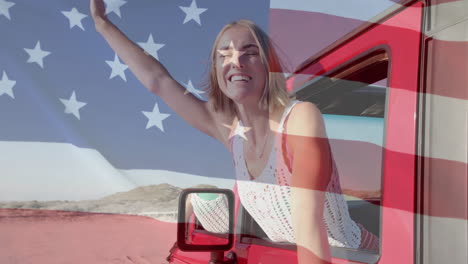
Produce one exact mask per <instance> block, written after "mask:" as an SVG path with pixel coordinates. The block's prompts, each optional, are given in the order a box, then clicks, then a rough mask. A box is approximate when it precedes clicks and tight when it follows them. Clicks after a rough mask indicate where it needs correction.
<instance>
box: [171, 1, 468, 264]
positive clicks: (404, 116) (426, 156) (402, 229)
mask: <svg viewBox="0 0 468 264" xmlns="http://www.w3.org/2000/svg"><path fill="white" fill-rule="evenodd" d="M434 2H437V3H434ZM439 2H441V1H407V2H406V3H404V4H402V5H398V6H397V7H394V8H391V9H389V10H386V11H385V12H384V13H382V14H381V15H379V16H378V17H377V18H375V22H373V23H367V24H366V25H363V26H362V27H360V28H358V29H356V30H355V31H354V32H352V33H350V34H348V35H346V36H344V37H343V38H342V39H341V40H340V41H338V42H336V43H334V44H333V45H331V46H329V47H327V49H325V50H323V51H322V52H320V53H319V54H310V55H311V56H312V57H310V58H304V63H303V64H302V66H301V67H299V68H298V69H297V70H296V71H295V72H294V74H292V75H291V76H290V77H289V78H288V89H289V90H290V92H291V93H294V94H295V95H296V96H297V98H298V99H301V100H310V101H312V102H314V103H316V104H317V105H318V106H319V108H320V109H321V110H322V112H323V113H324V116H325V120H326V122H335V121H336V120H338V121H337V122H338V123H339V122H342V121H346V120H348V121H349V120H350V122H351V123H352V122H356V123H355V126H357V127H358V128H357V129H362V128H363V127H364V128H365V127H366V126H361V125H360V124H365V123H360V122H361V121H362V122H368V121H369V122H371V123H372V122H374V121H375V122H377V123H378V126H379V127H380V128H379V129H381V131H382V135H381V138H380V139H379V140H381V144H373V143H369V142H365V141H359V140H357V141H356V140H355V139H352V138H351V139H347V138H344V139H337V138H333V137H330V141H331V144H332V146H333V153H334V156H335V158H336V159H337V163H338V166H341V168H340V177H342V179H341V180H342V182H344V184H343V185H344V189H346V184H347V182H348V183H349V182H354V183H356V182H361V183H362V184H364V185H365V184H366V181H367V180H368V179H367V178H363V177H364V176H362V175H370V174H376V181H377V182H378V185H379V186H380V190H379V194H377V195H375V196H374V197H371V196H367V197H362V198H361V199H359V200H351V201H349V208H350V211H351V215H352V216H353V217H357V218H359V219H360V220H361V221H363V222H366V221H369V222H371V223H370V224H369V223H368V224H367V226H366V224H364V225H365V226H366V227H368V228H369V229H372V230H373V231H374V232H375V233H377V235H378V236H379V238H380V250H379V251H377V252H365V251H359V250H353V249H346V248H332V255H333V263H381V264H396V263H442V262H445V263H467V253H466V248H467V235H466V234H467V224H466V219H467V160H466V159H467V155H466V152H467V113H466V100H467V92H466V90H467V89H466V87H467V84H468V77H467V76H468V41H463V40H468V31H467V30H466V29H467V28H468V8H467V9H465V10H463V9H462V8H461V7H468V5H467V1H459V2H453V3H439ZM449 6H451V7H449ZM457 7H458V8H457ZM304 34H307V32H304ZM446 36H455V38H457V39H456V40H452V39H450V37H446ZM356 83H358V84H365V85H356V86H355V87H354V88H346V89H348V90H346V91H341V90H342V89H344V88H341V89H339V87H353V85H354V84H356ZM347 85H348V86H347ZM363 86H364V87H363ZM374 86H375V87H386V88H385V89H381V90H378V93H382V94H383V95H382V96H383V97H379V98H380V99H376V101H372V100H373V99H368V98H371V97H372V96H371V95H372V93H373V92H369V91H371V90H372V91H374V90H375V89H377V88H375V87H374ZM337 87H338V88H337ZM356 87H357V88H356ZM369 87H370V88H369ZM358 89H360V90H358ZM341 92H343V94H340V93H341ZM361 94H366V96H365V97H362V98H364V99H360V100H361V101H362V102H363V104H365V107H364V108H365V109H366V110H365V112H366V115H367V119H366V118H364V119H362V118H363V117H362V114H353V113H351V112H352V111H353V109H354V108H353V107H354V106H351V107H346V103H342V104H341V106H339V107H336V104H334V103H336V102H341V101H342V100H341V99H343V98H344V100H346V98H348V97H349V96H351V95H352V96H358V95H359V96H360V95H361ZM335 96H337V97H339V98H341V99H340V100H337V99H336V97H335ZM349 98H354V97H349ZM356 98H358V97H356ZM365 98H367V99H365ZM382 98H383V101H382ZM366 100H367V101H369V102H367V103H366V102H364V101H366ZM357 101H359V100H357ZM361 101H359V102H361ZM376 102H377V103H376ZM382 102H383V103H382ZM338 105H339V104H338ZM340 107H341V108H340ZM356 108H359V107H357V106H356ZM371 110H375V111H374V112H372V111H371ZM340 111H341V112H340ZM336 116H344V117H338V118H337V119H334V118H336ZM347 118H348V119H347ZM373 118H374V119H373ZM375 118H377V119H375ZM376 120H377V121H376ZM369 124H370V123H369ZM339 126H343V127H344V128H346V127H348V128H349V129H350V130H352V129H354V128H353V124H351V125H350V123H342V124H335V127H339ZM359 127H360V128H359ZM328 129H329V127H328V126H327V130H328ZM370 130H371V132H372V131H376V130H372V129H370ZM350 133H351V132H350ZM358 133H359V132H358ZM332 134H333V133H332ZM371 134H372V133H371ZM363 142H364V143H363ZM356 149H358V150H359V151H358V152H359V154H357V155H353V152H356ZM440 153H442V154H440ZM444 153H448V154H447V155H452V156H450V157H444V155H445V154H444ZM457 153H458V154H457ZM355 156H359V157H355ZM366 161H367V162H368V163H367V165H366V164H365V162H366ZM359 162H364V163H359ZM340 164H341V165H340ZM353 164H364V167H365V168H362V167H361V168H355V167H353ZM353 170H354V172H352V171H353ZM359 170H361V171H359ZM363 170H364V171H365V170H367V171H366V172H363ZM348 171H351V172H350V173H347V172H348ZM360 174H362V175H360ZM361 176H362V177H361ZM360 177H361V178H360ZM236 201H237V202H236V209H235V216H234V217H235V219H236V221H237V224H236V229H235V242H234V246H233V248H232V249H231V251H232V252H234V253H235V255H236V256H237V263H240V264H247V263H269V264H273V263H296V262H297V255H296V251H295V247H294V245H288V244H284V243H274V242H271V241H268V239H266V238H265V236H263V235H261V234H258V233H257V231H255V232H252V230H257V229H258V226H256V225H255V223H254V222H253V220H252V219H251V218H249V216H248V214H247V213H246V212H245V210H243V208H242V205H240V204H239V201H238V198H237V199H236ZM360 210H361V211H360ZM355 219H356V218H355ZM195 239H198V240H200V241H203V240H205V241H207V242H208V241H210V237H209V235H206V234H203V233H198V234H196V238H195ZM170 258H171V263H208V260H209V252H182V251H180V250H177V249H176V250H175V251H174V252H173V253H172V255H171V257H170Z"/></svg>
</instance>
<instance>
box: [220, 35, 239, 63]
mask: <svg viewBox="0 0 468 264" xmlns="http://www.w3.org/2000/svg"><path fill="white" fill-rule="evenodd" d="M218 53H219V54H221V55H223V56H224V61H223V67H224V66H226V65H228V64H230V63H232V64H234V65H236V66H238V67H240V63H239V58H240V56H242V55H244V53H245V51H240V50H237V49H236V48H235V47H234V42H232V41H231V43H229V48H228V49H227V50H222V49H219V50H218Z"/></svg>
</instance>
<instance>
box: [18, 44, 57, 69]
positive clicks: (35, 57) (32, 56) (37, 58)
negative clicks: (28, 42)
mask: <svg viewBox="0 0 468 264" xmlns="http://www.w3.org/2000/svg"><path fill="white" fill-rule="evenodd" d="M24 50H25V51H26V52H27V53H28V54H29V59H28V63H33V62H35V63H37V64H38V65H39V66H41V68H44V62H43V59H44V58H45V57H46V56H48V55H50V53H51V52H48V51H44V50H42V49H41V42H40V41H37V43H36V47H34V49H24Z"/></svg>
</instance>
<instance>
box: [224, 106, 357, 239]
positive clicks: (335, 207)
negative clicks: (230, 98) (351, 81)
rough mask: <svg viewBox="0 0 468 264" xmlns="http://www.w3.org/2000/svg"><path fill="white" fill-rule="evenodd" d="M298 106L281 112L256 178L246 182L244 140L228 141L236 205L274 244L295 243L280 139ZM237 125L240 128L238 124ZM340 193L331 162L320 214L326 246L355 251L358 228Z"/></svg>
mask: <svg viewBox="0 0 468 264" xmlns="http://www.w3.org/2000/svg"><path fill="white" fill-rule="evenodd" d="M298 102H299V101H293V102H291V104H290V105H289V106H287V107H286V108H285V110H284V113H283V116H282V117H281V121H280V123H279V126H278V131H277V132H278V133H277V134H275V144H274V145H273V148H272V150H271V152H270V156H269V158H268V161H267V163H266V166H265V167H264V169H263V171H262V172H261V173H260V175H258V177H257V178H255V179H253V180H251V179H250V174H249V172H248V169H247V165H246V162H245V157H244V140H245V139H243V138H242V137H240V136H238V135H236V136H234V137H232V139H231V140H232V142H231V151H232V154H233V158H234V166H235V171H236V178H237V188H238V194H239V198H240V201H241V203H242V205H243V206H244V208H245V209H246V210H247V212H249V214H250V215H251V216H252V217H253V219H254V220H255V221H256V222H257V223H258V225H259V226H260V227H261V228H262V229H263V231H264V232H265V233H266V235H267V236H268V238H269V239H270V240H272V241H274V242H289V243H295V236H294V230H293V226H292V219H291V218H292V216H291V187H290V180H291V177H292V173H291V172H290V171H289V168H288V167H287V165H286V162H285V160H284V155H283V148H282V144H283V142H282V138H283V137H282V135H283V130H284V122H285V119H286V117H287V116H288V114H289V113H290V111H291V109H292V108H293V106H294V105H295V104H297V103H298ZM239 124H241V122H240V121H239ZM286 154H288V153H286ZM289 160H291V159H289ZM341 193H342V192H341V187H340V183H339V179H338V172H337V169H336V166H335V163H334V161H333V170H332V174H331V178H330V182H329V183H328V186H327V191H326V194H325V204H324V212H323V218H324V223H325V227H326V230H327V234H328V242H329V244H330V245H331V246H335V247H346V248H359V247H360V244H361V227H360V226H358V225H357V224H356V223H355V222H354V221H353V220H352V219H351V217H350V216H349V211H348V206H347V204H346V201H345V200H344V197H343V195H342V194H341Z"/></svg>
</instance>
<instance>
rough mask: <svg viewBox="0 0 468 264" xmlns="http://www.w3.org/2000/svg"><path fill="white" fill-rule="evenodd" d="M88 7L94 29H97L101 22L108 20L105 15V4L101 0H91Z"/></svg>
mask: <svg viewBox="0 0 468 264" xmlns="http://www.w3.org/2000/svg"><path fill="white" fill-rule="evenodd" d="M89 9H90V12H91V17H92V18H93V20H94V24H95V26H96V29H99V27H100V26H101V25H102V24H104V23H105V22H107V21H108V19H107V16H106V6H105V4H104V1H103V0H91V1H90V6H89Z"/></svg>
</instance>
